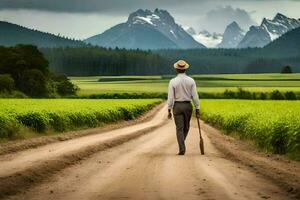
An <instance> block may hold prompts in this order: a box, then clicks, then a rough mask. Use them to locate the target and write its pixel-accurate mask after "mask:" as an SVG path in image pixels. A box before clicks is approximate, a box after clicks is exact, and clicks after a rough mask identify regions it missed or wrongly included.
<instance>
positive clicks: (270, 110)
mask: <svg viewBox="0 0 300 200" xmlns="http://www.w3.org/2000/svg"><path fill="white" fill-rule="evenodd" d="M201 110H202V112H201V113H202V118H203V120H204V121H206V122H208V123H210V124H212V125H215V126H217V127H219V128H221V129H223V130H224V132H225V133H226V134H230V133H232V132H235V133H237V134H239V136H240V137H241V138H242V139H250V140H253V141H255V143H256V144H257V145H258V146H259V147H260V148H262V149H265V150H268V151H271V152H273V153H277V154H288V155H290V156H291V157H293V158H296V159H300V101H284V100H283V101H270V100H265V101H260V100H257V101H251V100H203V101H201Z"/></svg>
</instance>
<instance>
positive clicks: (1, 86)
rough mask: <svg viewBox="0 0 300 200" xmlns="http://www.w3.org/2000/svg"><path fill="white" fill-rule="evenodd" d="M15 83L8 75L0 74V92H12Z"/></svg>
mask: <svg viewBox="0 0 300 200" xmlns="http://www.w3.org/2000/svg"><path fill="white" fill-rule="evenodd" d="M14 88H15V81H14V79H13V78H12V77H11V76H10V75H9V74H0V92H12V91H13V90H14Z"/></svg>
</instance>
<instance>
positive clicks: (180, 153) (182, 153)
mask: <svg viewBox="0 0 300 200" xmlns="http://www.w3.org/2000/svg"><path fill="white" fill-rule="evenodd" d="M184 154H185V152H184V151H180V152H179V153H178V154H177V155H180V156H183V155H184Z"/></svg>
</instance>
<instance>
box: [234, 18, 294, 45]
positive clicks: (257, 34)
mask: <svg viewBox="0 0 300 200" xmlns="http://www.w3.org/2000/svg"><path fill="white" fill-rule="evenodd" d="M299 26H300V20H297V19H293V18H288V17H286V16H284V15H283V14H280V13H278V14H277V15H276V16H275V17H274V18H273V19H272V20H269V19H266V18H264V19H263V21H262V23H261V25H260V26H251V27H250V29H249V31H248V32H247V33H246V35H245V37H244V39H243V40H242V41H241V42H240V44H239V45H238V48H247V47H263V46H265V45H267V44H268V43H270V42H271V41H273V40H275V39H277V38H278V37H280V36H281V35H283V34H284V33H286V32H288V31H290V30H293V29H295V28H297V27H299Z"/></svg>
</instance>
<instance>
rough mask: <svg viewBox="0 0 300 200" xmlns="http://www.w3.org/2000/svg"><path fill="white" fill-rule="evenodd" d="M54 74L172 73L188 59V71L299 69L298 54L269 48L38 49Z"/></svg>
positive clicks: (207, 72)
mask: <svg viewBox="0 0 300 200" xmlns="http://www.w3.org/2000/svg"><path fill="white" fill-rule="evenodd" d="M41 50H42V52H43V53H44V54H45V57H46V58H47V60H48V61H49V63H50V69H51V70H52V71H54V72H55V73H61V74H66V75H68V76H94V75H116V76H117V75H165V74H173V73H174V71H173V67H172V66H173V63H174V62H175V61H177V60H178V59H185V60H187V61H188V62H189V63H190V65H191V66H192V67H191V68H190V70H189V72H190V73H191V74H203V73H205V74H215V73H270V72H272V73H280V72H281V71H282V68H283V67H284V66H286V65H289V66H291V69H292V71H293V72H300V66H299V64H298V63H300V55H299V56H293V57H289V55H285V52H282V56H278V54H272V51H271V50H272V49H271V50H265V49H260V48H249V49H189V50H174V49H167V50H156V51H142V50H138V49H137V50H126V49H119V48H115V49H111V48H101V47H74V48H72V47H65V48H43V49H41Z"/></svg>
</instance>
